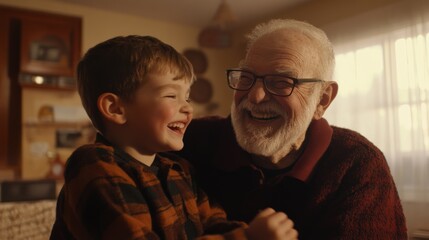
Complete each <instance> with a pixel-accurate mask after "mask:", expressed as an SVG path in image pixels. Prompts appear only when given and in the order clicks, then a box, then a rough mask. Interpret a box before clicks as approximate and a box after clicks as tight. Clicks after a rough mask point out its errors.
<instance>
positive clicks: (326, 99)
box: [314, 81, 338, 120]
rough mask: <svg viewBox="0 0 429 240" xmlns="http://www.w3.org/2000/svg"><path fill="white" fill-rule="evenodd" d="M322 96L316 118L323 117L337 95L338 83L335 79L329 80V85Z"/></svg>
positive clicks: (315, 114)
mask: <svg viewBox="0 0 429 240" xmlns="http://www.w3.org/2000/svg"><path fill="white" fill-rule="evenodd" d="M324 88H325V89H324V90H323V93H322V96H321V97H320V101H319V104H318V105H317V108H316V112H315V113H314V119H317V120H318V119H321V118H322V117H323V114H324V113H325V111H326V109H328V107H329V105H330V104H331V102H332V101H333V100H334V98H335V97H336V96H337V92H338V84H337V83H336V82H334V81H332V82H328V85H327V86H325V87H324Z"/></svg>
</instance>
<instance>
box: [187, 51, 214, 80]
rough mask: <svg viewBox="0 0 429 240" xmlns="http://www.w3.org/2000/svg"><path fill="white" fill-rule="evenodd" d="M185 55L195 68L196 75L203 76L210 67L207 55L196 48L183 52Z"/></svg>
mask: <svg viewBox="0 0 429 240" xmlns="http://www.w3.org/2000/svg"><path fill="white" fill-rule="evenodd" d="M183 55H184V56H185V57H186V58H187V59H188V60H189V62H191V64H192V66H193V67H194V72H195V74H197V75H199V74H203V73H204V72H205V71H206V70H207V67H208V60H207V56H206V54H205V53H204V52H203V51H201V50H199V49H194V48H189V49H186V50H185V51H183Z"/></svg>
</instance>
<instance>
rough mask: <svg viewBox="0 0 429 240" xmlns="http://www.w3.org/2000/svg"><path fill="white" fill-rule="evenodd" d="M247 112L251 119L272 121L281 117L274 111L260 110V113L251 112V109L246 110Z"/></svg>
mask: <svg viewBox="0 0 429 240" xmlns="http://www.w3.org/2000/svg"><path fill="white" fill-rule="evenodd" d="M246 112H247V115H248V116H249V117H250V118H251V119H255V120H258V121H270V120H274V119H277V118H279V117H280V115H279V114H277V113H273V112H260V113H258V112H251V111H246Z"/></svg>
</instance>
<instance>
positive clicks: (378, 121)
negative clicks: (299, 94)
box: [325, 22, 429, 201]
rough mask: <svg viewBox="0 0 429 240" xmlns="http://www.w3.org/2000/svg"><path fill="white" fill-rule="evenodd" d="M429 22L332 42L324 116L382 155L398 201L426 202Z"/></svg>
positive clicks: (428, 190)
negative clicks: (333, 92) (333, 91)
mask: <svg viewBox="0 0 429 240" xmlns="http://www.w3.org/2000/svg"><path fill="white" fill-rule="evenodd" d="M424 26H429V22H426V23H425V24H420V25H419V24H417V25H413V26H411V27H406V28H400V29H397V30H394V31H390V32H386V33H382V34H377V35H373V36H366V37H365V38H361V39H355V40H353V41H347V42H342V43H336V44H334V45H335V51H336V62H337V63H336V70H335V74H334V80H336V81H337V82H338V85H339V90H338V95H337V97H336V99H335V101H334V102H333V103H332V105H331V107H330V108H329V109H328V110H327V112H326V115H325V117H326V118H327V119H328V120H329V122H330V123H331V124H333V125H336V126H340V127H346V128H350V129H353V130H356V131H357V132H359V133H361V134H362V135H364V136H365V137H367V138H368V139H369V140H370V141H372V142H373V143H374V144H375V145H376V146H378V147H379V148H380V149H381V150H382V151H383V153H384V154H385V156H386V159H387V161H388V163H389V166H390V168H391V171H392V175H393V177H394V179H395V182H396V184H397V187H398V191H399V193H400V195H401V198H402V199H405V200H413V201H415V200H418V201H420V200H422V201H428V200H429V184H427V183H429V28H426V30H425V28H424Z"/></svg>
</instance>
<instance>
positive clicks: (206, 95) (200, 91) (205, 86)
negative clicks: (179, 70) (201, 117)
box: [190, 77, 213, 103]
mask: <svg viewBox="0 0 429 240" xmlns="http://www.w3.org/2000/svg"><path fill="white" fill-rule="evenodd" d="M212 96H213V87H212V84H211V83H210V81H208V80H207V79H205V78H202V77H198V78H197V80H196V81H195V82H194V84H192V86H191V96H190V98H191V100H192V101H194V102H196V103H208V102H210V100H211V98H212Z"/></svg>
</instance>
